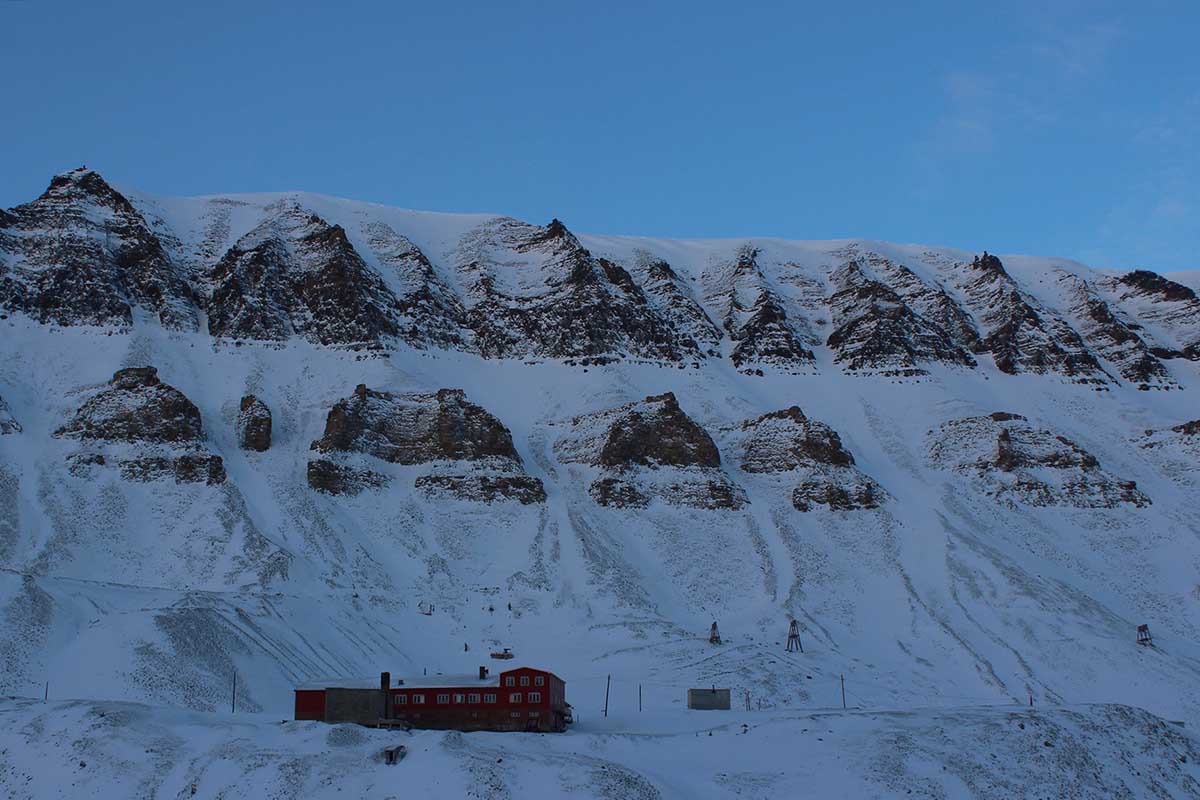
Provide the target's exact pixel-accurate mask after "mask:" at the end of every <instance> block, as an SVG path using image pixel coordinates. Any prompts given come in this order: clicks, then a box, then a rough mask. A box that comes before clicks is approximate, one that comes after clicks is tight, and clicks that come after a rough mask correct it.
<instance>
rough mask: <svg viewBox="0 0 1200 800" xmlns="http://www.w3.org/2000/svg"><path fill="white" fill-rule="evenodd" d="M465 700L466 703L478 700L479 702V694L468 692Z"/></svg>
mask: <svg viewBox="0 0 1200 800" xmlns="http://www.w3.org/2000/svg"><path fill="white" fill-rule="evenodd" d="M467 702H468V703H478V702H479V695H477V694H469V695H467Z"/></svg>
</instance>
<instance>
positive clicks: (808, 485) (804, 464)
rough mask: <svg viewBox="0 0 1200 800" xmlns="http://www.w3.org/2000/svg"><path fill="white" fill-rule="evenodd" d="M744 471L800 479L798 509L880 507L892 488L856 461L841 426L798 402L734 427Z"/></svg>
mask: <svg viewBox="0 0 1200 800" xmlns="http://www.w3.org/2000/svg"><path fill="white" fill-rule="evenodd" d="M728 433H729V437H730V438H731V439H732V440H733V449H734V452H736V453H737V456H738V458H739V460H740V466H741V468H742V470H743V471H744V472H748V473H754V474H760V475H767V476H772V477H775V478H778V479H780V480H786V481H787V482H788V483H789V484H790V483H792V482H793V481H796V480H798V481H799V483H798V484H796V485H795V486H794V488H793V489H792V495H791V498H792V505H793V506H794V507H795V508H796V510H797V511H811V510H813V508H814V507H815V506H818V505H822V506H826V507H827V508H829V509H830V510H834V511H852V510H857V509H873V508H878V507H879V506H880V505H881V504H882V503H883V502H884V500H885V499H886V498H887V493H886V492H884V491H883V489H881V488H880V487H879V485H878V484H877V483H875V481H874V480H872V479H871V478H869V477H868V476H866V475H865V474H863V473H862V472H861V471H860V470H858V469H857V468H856V467H855V465H854V456H852V455H851V454H850V452H849V451H848V450H846V448H845V447H844V446H843V445H842V440H841V437H840V436H838V434H837V431H835V430H833V429H832V428H830V427H829V426H828V425H825V424H824V423H821V422H818V421H817V420H813V419H809V418H808V417H806V416H805V415H804V412H803V411H801V410H800V408H799V407H798V406H791V407H790V408H785V409H783V410H780V411H772V412H769V413H767V414H763V415H762V416H760V417H758V418H756V419H752V420H746V421H745V422H743V423H742V424H741V425H739V426H737V427H735V428H733V429H730V430H729V431H728Z"/></svg>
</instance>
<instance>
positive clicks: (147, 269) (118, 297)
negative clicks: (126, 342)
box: [0, 168, 197, 329]
mask: <svg viewBox="0 0 1200 800" xmlns="http://www.w3.org/2000/svg"><path fill="white" fill-rule="evenodd" d="M137 307H140V308H143V309H145V310H146V311H148V312H150V313H152V314H154V315H155V316H156V317H157V318H158V320H159V321H160V322H161V323H162V324H163V325H164V326H166V327H168V328H176V329H195V327H196V321H197V315H196V302H195V298H194V295H193V292H192V289H191V287H190V285H189V284H188V282H187V280H186V276H185V274H184V272H183V270H182V269H180V268H179V267H178V266H177V265H176V264H174V263H173V262H172V260H171V258H170V257H169V256H168V254H167V252H166V250H165V249H164V247H163V244H162V242H161V241H160V240H159V239H158V237H157V236H156V235H155V234H154V232H153V231H152V230H151V228H150V227H149V225H147V223H146V220H145V219H144V218H143V217H142V215H141V214H139V213H138V211H137V210H136V209H135V208H134V207H133V205H132V204H131V203H130V202H129V200H128V199H126V198H125V197H124V196H123V195H121V194H120V193H119V192H117V191H116V190H114V189H113V188H112V187H111V186H109V185H108V184H107V183H106V182H105V181H104V179H103V178H101V177H100V175H99V174H98V173H96V172H93V171H92V170H89V169H84V168H80V169H77V170H73V171H71V172H66V173H63V174H61V175H56V176H55V177H54V179H53V180H52V181H51V182H50V186H49V188H47V189H46V191H45V192H44V193H43V194H42V196H41V197H39V198H38V199H37V200H34V201H33V202H32V203H27V204H25V205H22V206H17V207H16V208H14V209H12V210H11V212H9V213H5V214H2V215H0V309H5V310H8V311H15V312H21V313H23V314H27V315H28V316H30V317H32V318H33V319H36V320H38V321H39V322H43V323H52V324H55V325H64V326H66V325H116V326H120V327H127V326H129V325H131V324H132V322H133V309H134V308H137Z"/></svg>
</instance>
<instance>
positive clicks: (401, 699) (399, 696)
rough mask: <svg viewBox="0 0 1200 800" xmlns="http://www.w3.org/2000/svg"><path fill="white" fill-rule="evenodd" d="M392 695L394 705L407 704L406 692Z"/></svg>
mask: <svg viewBox="0 0 1200 800" xmlns="http://www.w3.org/2000/svg"><path fill="white" fill-rule="evenodd" d="M393 697H394V698H395V700H396V705H398V706H403V705H407V704H408V695H406V694H397V695H393Z"/></svg>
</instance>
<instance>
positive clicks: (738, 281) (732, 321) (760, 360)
mask: <svg viewBox="0 0 1200 800" xmlns="http://www.w3.org/2000/svg"><path fill="white" fill-rule="evenodd" d="M758 255H759V251H758V249H757V248H755V247H754V246H753V245H750V244H746V245H743V246H742V247H741V248H739V249H738V251H737V253H736V255H735V256H734V258H733V260H732V261H731V262H729V263H726V264H722V265H719V266H718V267H716V268H714V269H712V270H710V271H708V272H706V273H705V274H704V276H703V281H704V286H705V299H706V301H707V302H708V303H709V305H710V306H712V307H714V308H717V309H719V312H718V319H719V322H720V324H721V326H722V327H723V328H724V329H725V332H726V333H727V334H728V335H729V337H730V338H731V339H732V340H733V342H734V346H733V351H732V352H731V353H730V359H731V360H732V361H733V364H734V366H736V367H738V368H739V369H742V370H743V371H745V370H747V369H758V368H759V367H758V366H756V365H774V366H779V367H784V368H787V369H789V370H791V371H796V372H811V371H812V369H813V365H814V364H815V362H816V358H815V356H814V355H813V352H812V350H811V349H810V347H811V344H812V343H814V342H815V338H814V337H813V335H812V332H811V331H810V330H809V328H808V323H807V322H806V321H805V320H804V318H803V317H802V316H800V315H799V314H798V313H791V314H789V310H788V308H787V307H786V303H785V300H784V298H783V296H782V295H781V294H780V293H779V292H778V291H777V290H776V289H775V288H774V287H772V285H771V283H770V282H769V281H768V280H767V277H766V275H765V274H764V272H763V271H762V269H761V268H760V267H759V264H758Z"/></svg>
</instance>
